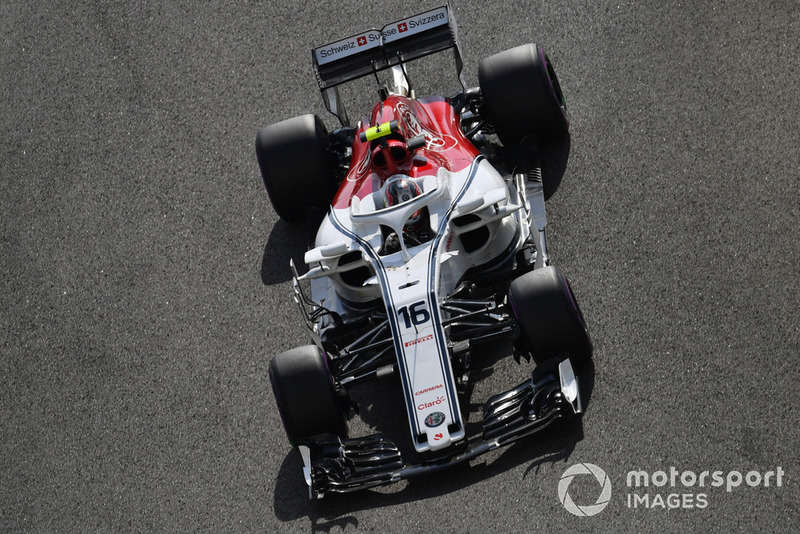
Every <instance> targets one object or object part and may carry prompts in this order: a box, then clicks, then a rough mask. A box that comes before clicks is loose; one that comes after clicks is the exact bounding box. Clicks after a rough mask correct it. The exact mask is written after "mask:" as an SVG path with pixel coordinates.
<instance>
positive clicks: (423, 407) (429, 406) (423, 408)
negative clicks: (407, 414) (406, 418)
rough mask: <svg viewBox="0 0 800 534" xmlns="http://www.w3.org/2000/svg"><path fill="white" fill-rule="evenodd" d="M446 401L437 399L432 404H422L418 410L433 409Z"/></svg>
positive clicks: (441, 398) (418, 405) (418, 406)
mask: <svg viewBox="0 0 800 534" xmlns="http://www.w3.org/2000/svg"><path fill="white" fill-rule="evenodd" d="M444 401H445V398H444V397H436V400H434V401H431V402H422V403H420V404H417V410H425V409H426V408H433V407H434V406H439V405H440V404H441V403H443V402H444Z"/></svg>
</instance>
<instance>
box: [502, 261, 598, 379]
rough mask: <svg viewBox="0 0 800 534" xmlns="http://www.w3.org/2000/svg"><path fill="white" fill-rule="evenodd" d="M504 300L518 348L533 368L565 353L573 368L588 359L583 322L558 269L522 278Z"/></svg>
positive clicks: (589, 352)
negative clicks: (514, 322)
mask: <svg viewBox="0 0 800 534" xmlns="http://www.w3.org/2000/svg"><path fill="white" fill-rule="evenodd" d="M508 300H509V304H510V305H511V311H512V313H513V314H514V317H515V319H516V320H517V323H518V325H519V327H520V333H521V339H520V344H519V345H518V347H519V348H520V349H521V350H527V351H528V352H529V353H530V355H531V357H532V358H533V360H534V361H535V362H536V363H537V364H540V363H543V362H545V361H548V360H550V359H552V358H555V357H556V356H561V355H564V354H566V353H569V356H570V359H571V360H572V361H573V363H575V364H577V365H580V364H582V363H585V362H587V361H588V360H589V359H590V358H591V357H592V341H591V338H590V337H589V331H588V330H587V328H586V321H584V319H583V314H582V313H581V310H580V307H579V306H578V303H577V301H576V300H575V296H574V294H573V293H572V289H571V288H570V286H569V282H567V279H566V278H565V277H564V275H563V274H562V273H561V271H560V270H559V269H557V268H556V267H553V266H548V267H542V268H540V269H536V270H533V271H530V272H528V273H525V274H523V275H522V276H520V277H519V278H517V279H515V280H514V281H513V282H511V285H510V286H509V288H508Z"/></svg>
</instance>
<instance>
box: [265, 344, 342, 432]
mask: <svg viewBox="0 0 800 534" xmlns="http://www.w3.org/2000/svg"><path fill="white" fill-rule="evenodd" d="M269 380H270V383H271V384H272V392H273V394H274V395H275V403H276V404H277V405H278V411H279V412H280V415H281V419H282V420H283V426H284V428H285V429H286V436H287V437H288V438H289V442H290V443H291V444H292V445H297V443H298V442H299V441H301V440H303V439H307V438H310V437H312V436H315V435H318V434H336V435H337V436H341V437H347V419H346V417H345V413H344V410H343V407H342V401H341V399H340V397H339V396H338V395H337V394H336V391H335V390H334V387H333V380H332V378H331V374H330V371H329V370H328V365H327V361H326V356H325V354H324V353H323V352H322V351H321V350H320V349H319V348H318V347H316V346H315V345H308V346H305V347H298V348H295V349H292V350H288V351H286V352H282V353H281V354H278V355H277V356H275V358H273V360H272V361H271V362H270V365H269Z"/></svg>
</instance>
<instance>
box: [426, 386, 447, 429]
mask: <svg viewBox="0 0 800 534" xmlns="http://www.w3.org/2000/svg"><path fill="white" fill-rule="evenodd" d="M440 387H441V386H440ZM442 423H444V414H443V413H442V412H431V413H429V414H428V416H427V417H426V418H425V426H427V427H428V428H436V427H437V426H439V425H441V424H442Z"/></svg>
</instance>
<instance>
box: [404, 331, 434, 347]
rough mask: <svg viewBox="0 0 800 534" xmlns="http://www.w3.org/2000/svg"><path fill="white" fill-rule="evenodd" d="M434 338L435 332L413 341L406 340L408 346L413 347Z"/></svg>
mask: <svg viewBox="0 0 800 534" xmlns="http://www.w3.org/2000/svg"><path fill="white" fill-rule="evenodd" d="M432 339H433V334H429V335H427V336H424V337H420V338H417V339H415V340H413V341H406V347H412V346H414V345H419V344H420V343H425V342H426V341H430V340H432Z"/></svg>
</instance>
